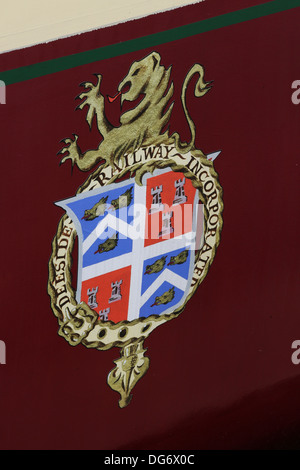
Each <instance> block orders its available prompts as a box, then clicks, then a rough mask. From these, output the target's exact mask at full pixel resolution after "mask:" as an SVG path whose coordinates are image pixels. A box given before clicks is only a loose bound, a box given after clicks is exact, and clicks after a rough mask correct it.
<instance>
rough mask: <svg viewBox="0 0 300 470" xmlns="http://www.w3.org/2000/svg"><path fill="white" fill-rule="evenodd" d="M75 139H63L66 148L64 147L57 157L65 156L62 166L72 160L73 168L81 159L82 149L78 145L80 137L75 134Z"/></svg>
mask: <svg viewBox="0 0 300 470" xmlns="http://www.w3.org/2000/svg"><path fill="white" fill-rule="evenodd" d="M73 137H74V139H70V138H67V139H63V140H62V142H64V143H65V144H66V147H63V148H62V149H61V150H60V151H59V152H58V153H57V155H64V154H65V153H67V154H66V155H64V156H63V157H62V159H61V161H60V165H62V164H63V163H65V162H66V161H67V160H72V166H73V165H74V163H75V162H77V161H78V160H79V158H80V149H79V147H78V145H77V140H78V135H77V134H73Z"/></svg>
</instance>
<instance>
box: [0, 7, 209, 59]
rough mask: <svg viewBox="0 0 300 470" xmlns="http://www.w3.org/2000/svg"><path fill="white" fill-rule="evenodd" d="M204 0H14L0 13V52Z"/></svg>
mask: <svg viewBox="0 0 300 470" xmlns="http://www.w3.org/2000/svg"><path fill="white" fill-rule="evenodd" d="M201 1H204V0H198V1H193V0H151V1H147V0H110V1H109V2H108V1H107V0H89V2H88V3H86V2H82V0H51V1H50V2H49V0H25V1H24V0H11V1H9V2H3V5H2V8H1V16H0V52H4V51H8V50H13V49H19V48H22V47H26V46H30V45H34V44H38V43H43V42H46V41H51V40H52V41H53V40H55V39H59V38H62V37H66V36H70V35H74V34H78V33H82V32H84V31H91V30H93V29H98V28H103V27H105V26H109V25H112V24H117V23H120V22H124V21H128V20H131V19H135V18H140V17H143V16H146V15H151V14H153V13H158V12H161V11H164V10H169V9H173V8H178V7H181V6H184V5H190V4H194V3H200V2H201Z"/></svg>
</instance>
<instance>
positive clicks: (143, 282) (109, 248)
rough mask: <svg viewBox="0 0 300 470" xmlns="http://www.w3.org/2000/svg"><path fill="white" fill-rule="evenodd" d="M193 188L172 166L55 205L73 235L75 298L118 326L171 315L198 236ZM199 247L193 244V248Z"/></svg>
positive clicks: (183, 292) (187, 280) (199, 216)
mask: <svg viewBox="0 0 300 470" xmlns="http://www.w3.org/2000/svg"><path fill="white" fill-rule="evenodd" d="M198 203H199V198H198V193H197V191H196V189H195V188H194V187H193V185H192V183H191V181H190V180H189V179H186V178H185V177H184V175H183V174H182V173H180V172H179V173H178V172H173V171H172V170H171V169H165V170H156V171H155V172H154V174H153V175H149V174H147V175H144V177H143V184H142V186H140V185H138V184H137V183H136V182H135V180H134V179H129V180H126V181H123V182H120V183H113V184H111V185H109V186H108V187H103V188H101V189H96V190H91V191H87V192H83V193H81V194H79V195H77V196H76V197H73V198H70V199H67V200H64V201H61V202H58V203H57V205H59V206H61V207H63V208H64V209H65V210H66V212H67V214H68V215H69V216H70V218H71V219H72V220H73V222H74V225H75V228H76V232H77V235H78V244H79V254H78V273H77V292H76V300H77V302H78V303H80V302H84V303H86V304H87V305H88V306H89V307H90V308H91V309H93V310H94V311H95V312H96V313H97V315H98V316H99V320H101V321H103V322H107V321H110V322H113V323H114V324H117V323H118V322H121V321H126V320H127V321H133V320H136V319H140V318H146V317H150V316H151V315H162V314H169V313H172V312H173V311H174V310H176V309H178V308H180V307H181V306H182V305H183V304H184V302H185V300H186V297H187V295H188V291H189V287H190V284H191V279H192V275H193V267H194V259H195V249H196V245H197V243H198V244H199V243H201V238H202V236H203V211H202V205H199V204H198ZM198 248H199V246H198Z"/></svg>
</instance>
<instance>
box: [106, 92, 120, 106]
mask: <svg viewBox="0 0 300 470" xmlns="http://www.w3.org/2000/svg"><path fill="white" fill-rule="evenodd" d="M121 93H122V92H121V91H119V92H118V93H117V94H116V95H115V96H108V95H107V98H108V101H109V102H110V103H113V102H114V101H115V100H116V99H117V98H118V97H119V96H120V95H121Z"/></svg>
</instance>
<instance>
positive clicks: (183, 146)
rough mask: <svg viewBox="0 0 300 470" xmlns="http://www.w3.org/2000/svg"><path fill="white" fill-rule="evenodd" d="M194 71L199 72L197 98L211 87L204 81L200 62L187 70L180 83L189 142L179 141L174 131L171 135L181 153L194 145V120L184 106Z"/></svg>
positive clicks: (196, 89)
mask: <svg viewBox="0 0 300 470" xmlns="http://www.w3.org/2000/svg"><path fill="white" fill-rule="evenodd" d="M196 73H198V74H199V78H198V80H197V83H196V85H195V92H194V94H195V96H196V97H197V98H199V97H200V96H204V95H205V94H206V93H207V92H208V91H209V90H210V89H211V86H209V85H210V84H211V82H205V81H204V68H203V67H202V65H200V64H195V65H193V67H192V68H191V70H190V71H189V72H188V74H187V76H186V77H185V80H184V82H183V85H182V91H181V102H182V106H183V109H184V113H185V116H186V119H187V122H188V125H189V128H190V132H191V140H190V142H189V143H187V142H181V141H180V135H179V134H178V133H177V132H175V133H174V134H173V135H172V137H173V138H174V141H175V145H176V149H177V151H178V152H182V153H187V152H189V151H190V150H191V149H193V148H194V145H195V137H196V128H195V124H194V122H193V121H192V119H191V117H190V115H189V112H188V109H187V106H186V90H187V87H188V85H189V83H190V81H191V79H192V78H193V76H194V75H195V74H196Z"/></svg>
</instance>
